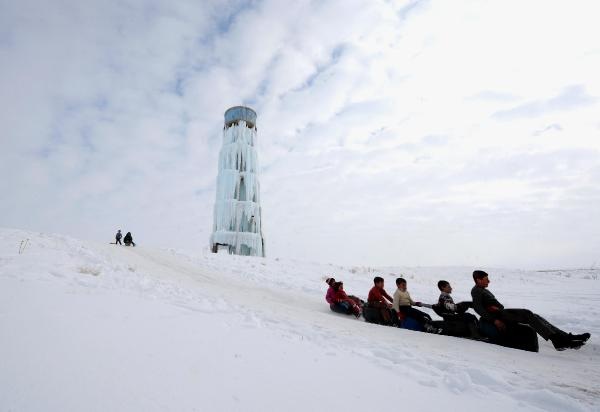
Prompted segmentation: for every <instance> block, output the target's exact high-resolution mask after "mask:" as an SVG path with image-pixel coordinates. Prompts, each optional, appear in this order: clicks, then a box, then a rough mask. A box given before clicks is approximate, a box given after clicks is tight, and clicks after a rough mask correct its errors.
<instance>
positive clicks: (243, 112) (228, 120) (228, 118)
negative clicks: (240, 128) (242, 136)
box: [225, 106, 256, 128]
mask: <svg viewBox="0 0 600 412" xmlns="http://www.w3.org/2000/svg"><path fill="white" fill-rule="evenodd" d="M240 120H244V121H245V122H246V124H247V125H248V126H249V127H251V128H252V127H255V126H256V112H255V111H254V110H252V109H251V108H249V107H246V106H233V107H230V108H229V109H227V110H226V111H225V127H229V126H231V125H232V124H233V123H235V122H238V121H240Z"/></svg>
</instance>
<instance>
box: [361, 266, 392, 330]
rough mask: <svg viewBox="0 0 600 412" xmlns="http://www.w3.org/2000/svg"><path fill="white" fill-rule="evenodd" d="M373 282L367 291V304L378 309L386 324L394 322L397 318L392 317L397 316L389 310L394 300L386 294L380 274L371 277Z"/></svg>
mask: <svg viewBox="0 0 600 412" xmlns="http://www.w3.org/2000/svg"><path fill="white" fill-rule="evenodd" d="M373 283H374V286H373V287H372V288H371V290H370V291H369V297H368V298H367V304H368V306H369V307H371V308H377V309H379V312H380V313H381V317H382V318H383V321H384V322H385V323H386V324H396V323H397V319H394V317H397V316H396V314H395V313H393V312H392V310H391V309H392V305H391V303H392V302H393V301H394V299H392V297H391V296H390V295H388V293H387V292H386V291H385V289H384V288H383V286H384V280H383V278H382V277H380V276H375V278H373ZM386 300H387V302H386ZM388 302H389V303H388ZM392 315H394V316H393V317H392Z"/></svg>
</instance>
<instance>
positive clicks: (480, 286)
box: [471, 270, 590, 351]
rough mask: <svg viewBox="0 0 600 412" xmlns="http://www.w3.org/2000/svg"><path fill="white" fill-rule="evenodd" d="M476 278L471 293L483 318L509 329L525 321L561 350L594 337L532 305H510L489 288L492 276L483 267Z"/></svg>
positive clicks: (579, 345) (477, 271)
mask: <svg viewBox="0 0 600 412" xmlns="http://www.w3.org/2000/svg"><path fill="white" fill-rule="evenodd" d="M473 280H474V281H475V286H474V287H473V289H471V296H472V298H473V308H474V309H475V312H477V313H478V314H479V316H481V320H485V321H488V322H490V323H493V324H494V326H496V328H497V329H498V330H499V331H500V332H503V331H505V330H506V328H507V325H510V324H511V323H524V324H526V325H529V326H531V327H532V328H533V329H534V330H535V331H536V332H537V334H538V335H540V336H541V337H542V338H544V339H545V340H550V341H551V342H552V345H554V348H555V349H556V350H559V351H560V350H565V349H579V348H580V347H581V346H583V345H584V344H585V342H586V341H587V340H588V339H589V338H590V334H589V333H582V334H580V335H573V334H571V333H566V332H564V331H562V330H560V329H559V328H557V327H556V326H554V325H552V324H551V323H550V322H548V321H547V320H546V319H544V318H542V317H541V316H539V315H537V314H535V313H533V312H531V311H530V310H528V309H506V308H505V307H504V306H503V305H502V304H501V303H500V302H498V300H496V297H495V296H494V295H493V294H492V292H490V291H489V290H488V285H489V284H490V280H489V278H488V274H487V273H485V272H484V271H483V270H476V271H474V272H473Z"/></svg>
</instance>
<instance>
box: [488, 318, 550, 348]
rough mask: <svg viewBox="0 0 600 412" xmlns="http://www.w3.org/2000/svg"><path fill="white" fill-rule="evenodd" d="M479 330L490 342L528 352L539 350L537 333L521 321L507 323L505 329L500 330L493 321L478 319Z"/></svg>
mask: <svg viewBox="0 0 600 412" xmlns="http://www.w3.org/2000/svg"><path fill="white" fill-rule="evenodd" d="M479 330H480V331H481V333H482V335H484V336H487V337H488V338H489V339H490V343H493V344H496V345H500V346H506V347H507V348H513V349H520V350H525V351H529V352H538V351H539V350H540V346H539V342H538V337H537V333H536V332H535V330H533V328H532V327H531V326H529V325H525V324H523V323H507V324H506V331H504V332H500V331H499V330H498V328H496V326H495V325H494V324H493V323H491V322H488V321H485V320H480V321H479Z"/></svg>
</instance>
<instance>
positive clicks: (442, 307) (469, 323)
mask: <svg viewBox="0 0 600 412" xmlns="http://www.w3.org/2000/svg"><path fill="white" fill-rule="evenodd" d="M438 289H439V290H440V292H442V293H441V294H440V297H439V299H438V303H437V305H436V309H437V310H436V312H437V313H438V314H439V315H440V316H441V317H442V318H444V320H445V321H446V324H447V325H448V326H449V327H450V328H452V327H454V326H456V328H455V329H456V330H458V329H461V328H460V326H461V325H456V323H459V324H460V323H462V324H463V325H465V326H466V327H467V329H468V330H469V337H471V338H473V339H478V340H482V339H484V338H483V337H482V336H481V335H480V334H479V325H478V321H477V317H475V316H474V315H471V314H470V313H466V311H467V309H469V308H470V307H473V303H472V302H460V303H454V299H452V296H450V294H451V293H452V286H450V283H449V282H448V281H446V280H440V281H439V282H438ZM462 330H464V326H463V327H462Z"/></svg>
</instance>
